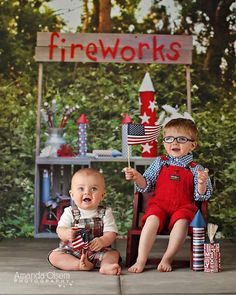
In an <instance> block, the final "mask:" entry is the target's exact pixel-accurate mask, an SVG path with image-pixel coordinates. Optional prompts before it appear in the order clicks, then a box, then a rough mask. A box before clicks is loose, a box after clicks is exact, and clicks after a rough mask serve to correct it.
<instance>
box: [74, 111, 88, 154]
mask: <svg viewBox="0 0 236 295" xmlns="http://www.w3.org/2000/svg"><path fill="white" fill-rule="evenodd" d="M87 123H88V121H87V118H86V116H85V115H84V114H82V115H81V116H80V117H79V119H78V120H77V125H78V155H79V156H86V153H87Z"/></svg>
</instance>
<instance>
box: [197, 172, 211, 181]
mask: <svg viewBox="0 0 236 295" xmlns="http://www.w3.org/2000/svg"><path fill="white" fill-rule="evenodd" d="M208 172H209V170H208V169H207V168H205V170H204V171H202V170H200V169H199V170H198V171H197V173H198V183H199V184H205V183H206V181H207V178H208Z"/></svg>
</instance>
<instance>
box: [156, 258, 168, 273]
mask: <svg viewBox="0 0 236 295" xmlns="http://www.w3.org/2000/svg"><path fill="white" fill-rule="evenodd" d="M157 270H158V271H161V272H169V271H172V267H171V262H170V261H169V260H168V259H163V258H162V260H161V262H160V263H159V265H158V267H157Z"/></svg>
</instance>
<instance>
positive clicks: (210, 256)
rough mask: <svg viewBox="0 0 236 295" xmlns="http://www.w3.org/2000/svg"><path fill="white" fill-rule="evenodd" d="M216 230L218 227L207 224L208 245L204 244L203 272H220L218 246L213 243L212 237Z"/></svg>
mask: <svg viewBox="0 0 236 295" xmlns="http://www.w3.org/2000/svg"><path fill="white" fill-rule="evenodd" d="M217 229H218V225H216V224H212V223H209V224H208V226H207V234H208V237H209V241H210V243H205V244H204V271H205V272H219V271H221V259H220V244H219V243H215V242H214V236H215V234H216V231H217Z"/></svg>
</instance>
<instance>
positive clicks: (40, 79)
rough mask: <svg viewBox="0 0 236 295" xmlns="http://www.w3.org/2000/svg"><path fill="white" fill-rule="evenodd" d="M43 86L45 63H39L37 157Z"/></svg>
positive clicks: (37, 154)
mask: <svg viewBox="0 0 236 295" xmlns="http://www.w3.org/2000/svg"><path fill="white" fill-rule="evenodd" d="M42 87H43V64H42V63H39V68H38V101H37V122H36V150H35V155H36V157H37V156H39V153H40V132H41V103H42Z"/></svg>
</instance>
